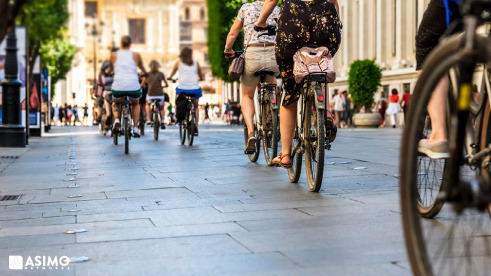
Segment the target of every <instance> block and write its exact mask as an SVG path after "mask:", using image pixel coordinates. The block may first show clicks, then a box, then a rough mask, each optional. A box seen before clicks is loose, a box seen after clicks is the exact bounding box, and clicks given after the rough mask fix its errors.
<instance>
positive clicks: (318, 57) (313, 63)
mask: <svg viewBox="0 0 491 276" xmlns="http://www.w3.org/2000/svg"><path fill="white" fill-rule="evenodd" d="M293 60H294V65H293V75H294V76H295V82H296V83H300V82H302V80H303V78H305V76H307V75H309V74H311V73H316V72H324V73H326V79H327V82H328V83H333V82H334V81H335V80H336V71H335V70H334V61H333V60H332V56H331V53H330V52H329V49H327V47H319V48H310V47H303V48H301V49H300V50H298V51H297V52H296V53H295V55H294V56H293Z"/></svg>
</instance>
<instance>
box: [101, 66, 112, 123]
mask: <svg viewBox="0 0 491 276" xmlns="http://www.w3.org/2000/svg"><path fill="white" fill-rule="evenodd" d="M109 66H110V62H109V60H106V61H104V62H103V63H102V68H101V72H102V74H103V76H104V93H103V94H102V96H103V98H104V109H105V110H106V114H104V115H103V120H102V121H103V122H104V123H105V126H104V128H105V130H104V131H107V129H109V127H110V126H111V124H112V116H111V114H112V110H111V104H112V102H113V99H112V91H111V88H112V85H113V81H114V75H113V74H108V71H109Z"/></svg>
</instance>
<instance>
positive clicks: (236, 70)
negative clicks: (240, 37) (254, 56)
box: [228, 30, 254, 80]
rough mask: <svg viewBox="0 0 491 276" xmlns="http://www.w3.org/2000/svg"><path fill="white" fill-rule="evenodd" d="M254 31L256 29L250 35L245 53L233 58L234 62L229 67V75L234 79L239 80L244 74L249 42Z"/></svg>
mask: <svg viewBox="0 0 491 276" xmlns="http://www.w3.org/2000/svg"><path fill="white" fill-rule="evenodd" d="M253 33H254V30H253V31H252V32H251V35H250V37H249V40H248V41H247V43H246V47H245V48H244V53H243V54H241V55H240V56H238V57H236V58H234V60H232V63H231V64H230V66H229V67H228V75H229V76H230V77H231V78H232V79H234V80H239V79H240V77H241V76H242V74H243V73H244V66H245V52H246V50H247V45H249V42H250V41H251V39H252V34H253Z"/></svg>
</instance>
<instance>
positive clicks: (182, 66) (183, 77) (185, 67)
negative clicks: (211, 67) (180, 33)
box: [169, 47, 204, 136]
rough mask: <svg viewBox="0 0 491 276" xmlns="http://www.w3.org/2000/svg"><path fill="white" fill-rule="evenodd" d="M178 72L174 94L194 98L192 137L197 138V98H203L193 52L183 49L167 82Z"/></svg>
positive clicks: (198, 67)
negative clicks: (194, 118)
mask: <svg viewBox="0 0 491 276" xmlns="http://www.w3.org/2000/svg"><path fill="white" fill-rule="evenodd" d="M178 70H179V78H178V85H177V88H176V94H180V93H182V92H184V93H186V95H192V96H194V107H195V109H196V128H195V129H194V133H193V134H194V136H198V122H199V105H198V103H199V98H200V97H201V96H203V91H202V90H201V87H200V86H199V81H202V80H204V77H203V72H202V71H201V67H200V66H199V63H198V62H197V61H195V60H193V50H191V49H190V48H187V47H185V48H183V49H182V50H181V53H180V55H179V60H178V61H177V62H176V63H175V64H174V68H172V73H171V74H170V76H169V80H172V77H174V75H175V74H176V73H177V71H178Z"/></svg>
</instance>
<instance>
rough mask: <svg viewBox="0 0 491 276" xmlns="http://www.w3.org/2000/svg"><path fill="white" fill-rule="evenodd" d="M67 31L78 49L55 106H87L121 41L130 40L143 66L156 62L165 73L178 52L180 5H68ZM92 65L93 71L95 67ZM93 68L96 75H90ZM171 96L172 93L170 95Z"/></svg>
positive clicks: (110, 1) (80, 0) (134, 0)
mask: <svg viewBox="0 0 491 276" xmlns="http://www.w3.org/2000/svg"><path fill="white" fill-rule="evenodd" d="M68 2H69V11H70V14H71V16H70V20H69V22H68V28H69V31H70V37H71V42H72V44H73V45H74V46H75V47H76V50H77V53H76V55H75V58H74V61H73V64H72V70H71V72H70V73H69V74H68V76H67V79H66V81H62V82H60V83H59V84H58V85H57V91H56V96H55V99H54V101H55V103H59V104H64V103H68V104H78V105H79V106H83V105H84V104H85V103H88V104H89V107H92V100H91V99H90V91H91V89H92V87H93V83H94V75H97V74H98V72H99V69H100V67H101V65H102V62H103V61H104V60H107V59H109V55H110V50H111V49H112V48H113V47H115V46H116V47H119V44H120V40H121V37H122V36H123V35H129V36H131V38H132V41H133V45H132V50H134V51H137V52H139V53H141V55H142V58H143V62H144V65H145V67H146V68H147V69H148V64H149V63H150V61H151V60H157V61H158V62H159V63H160V64H161V65H162V68H161V69H162V70H163V71H164V72H169V71H170V69H171V68H172V65H173V64H174V61H175V60H176V59H177V57H178V54H179V48H180V46H179V45H180V44H179V43H180V42H179V41H180V37H179V35H180V33H179V13H180V7H181V5H182V0H131V1H129V0H126V1H121V0H69V1H68ZM94 64H95V67H94ZM94 68H95V70H94ZM169 94H172V93H169Z"/></svg>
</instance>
